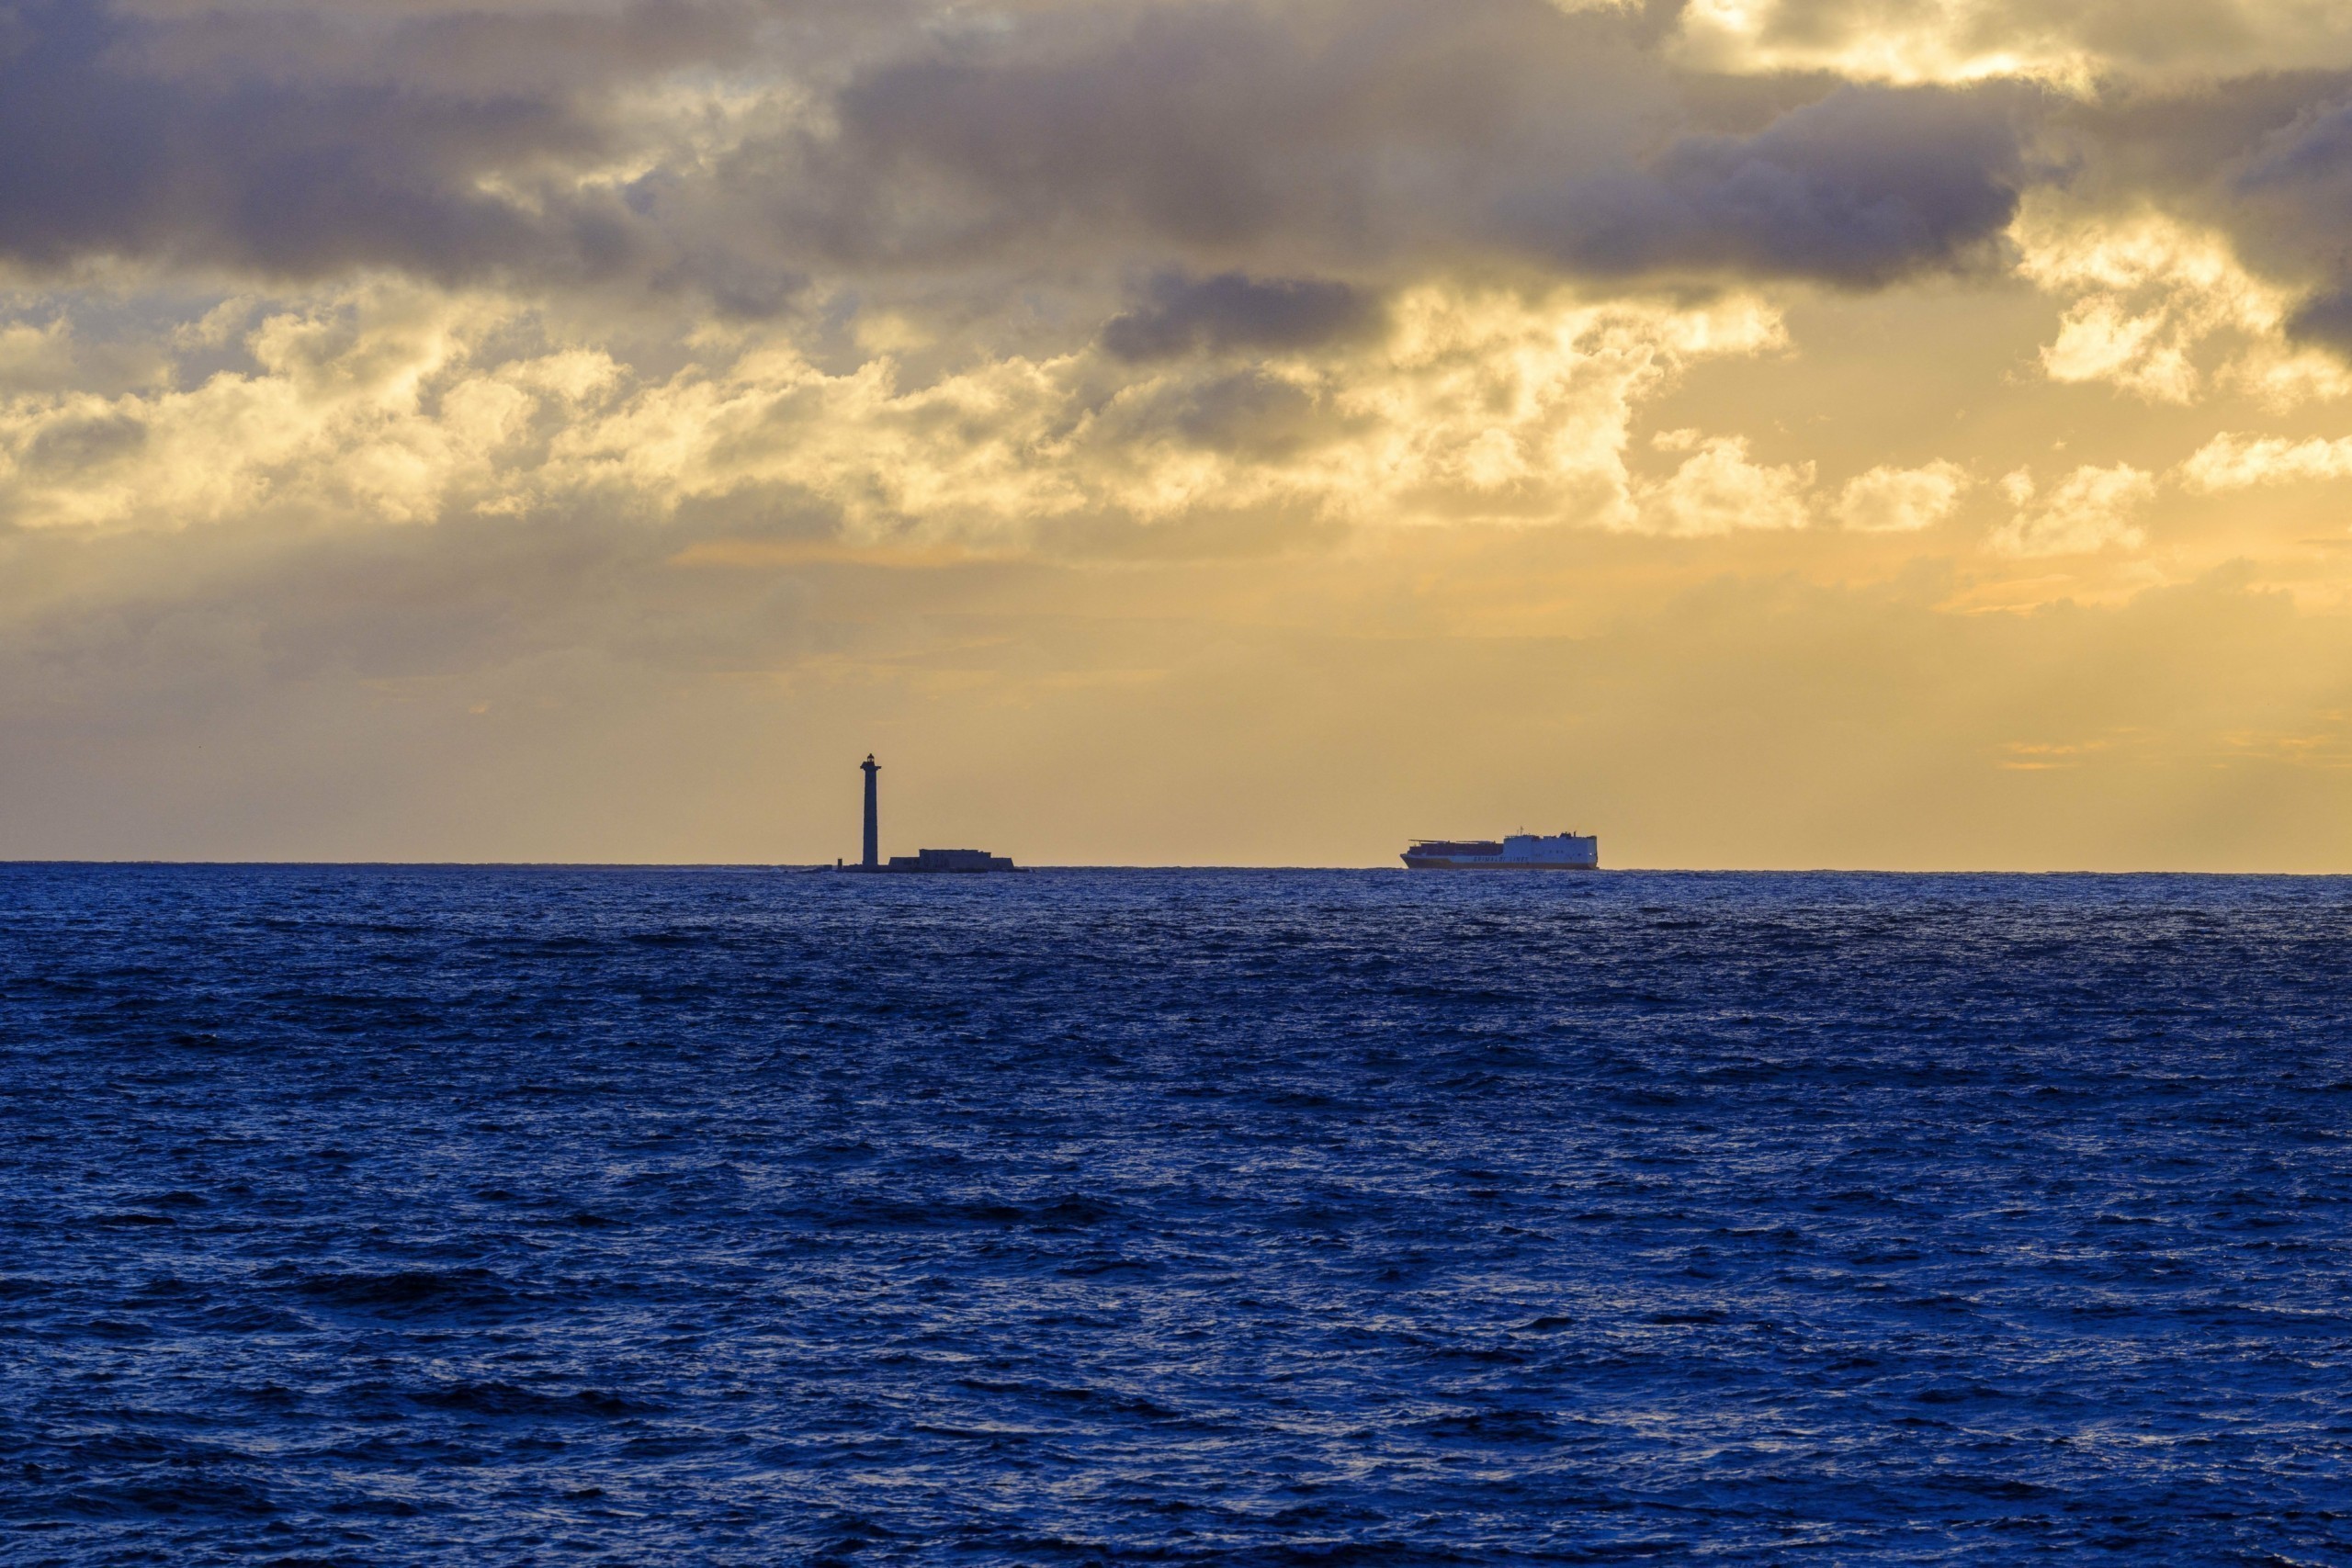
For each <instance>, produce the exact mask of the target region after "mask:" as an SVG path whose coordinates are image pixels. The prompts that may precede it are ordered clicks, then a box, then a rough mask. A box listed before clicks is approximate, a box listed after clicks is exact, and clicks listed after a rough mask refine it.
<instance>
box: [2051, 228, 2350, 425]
mask: <svg viewBox="0 0 2352 1568" xmlns="http://www.w3.org/2000/svg"><path fill="white" fill-rule="evenodd" d="M2010 237H2011V238H2012V239H2013V240H2015V241H2016V242H2017V243H2018V248H2019V253H2020V256H2019V262H2018V271H2019V272H2020V273H2022V274H2023V275H2024V276H2026V277H2027V278H2029V279H2030V280H2031V281H2032V282H2033V283H2035V284H2036V285H2037V286H2039V287H2040V288H2043V289H2044V290H2046V291H2048V292H2050V293H2052V294H2056V295H2059V296H2062V297H2064V298H2068V299H2071V300H2072V303H2070V304H2069V305H2068V306H2067V307H2066V310H2065V312H2064V315H2063V316H2062V317H2061V318H2060V320H2059V324H2058V335H2057V337H2056V338H2055V339H2053V340H2052V342H2051V343H2050V344H2047V345H2046V346H2045V347H2044V348H2043V349H2042V350H2041V368H2042V371H2043V373H2044V374H2045V375H2047V376H2048V377H2049V378H2051V379H2052V380H2053V381H2066V382H2077V383H2081V382H2095V381H2104V382H2107V383H2109V384H2110V385H2113V386H2116V387H2120V388H2121V389H2124V390H2126V391H2129V392H2131V393H2134V394H2136V395H2138V396H2140V397H2143V398H2145V399H2147V400H2150V401H2152V402H2168V403H2191V402H2195V401H2196V400H2198V399H2199V398H2200V397H2201V396H2203V395H2204V393H2205V390H2206V387H2207V382H2208V379H2209V373H2208V371H2207V370H2206V369H2204V368H2202V367H2200V366H2199V356H2200V354H2201V353H2202V352H2203V351H2204V350H2205V349H2206V347H2207V345H2208V344H2210V343H2212V342H2214V341H2215V340H2220V341H2221V342H2222V343H2223V344H2226V345H2229V346H2230V347H2231V348H2233V350H2234V352H2233V353H2232V354H2231V355H2230V356H2229V357H2228V358H2227V359H2226V362H2225V363H2224V364H2222V366H2221V367H2220V368H2219V370H2218V378H2219V379H2220V380H2221V381H2222V382H2223V383H2224V384H2225V385H2227V386H2229V387H2230V388H2232V389H2235V390H2237V391H2240V392H2243V393H2245V394H2246V395H2248V396H2250V397H2252V398H2254V399H2256V400H2258V401H2260V402H2262V403H2264V404H2266V405H2268V406H2271V407H2274V408H2286V407H2291V406H2293V405H2294V404H2296V403H2299V402H2302V401H2305V400H2311V399H2318V398H2339V397H2342V396H2344V395H2346V393H2347V392H2352V377H2348V376H2346V374H2345V372H2344V370H2343V368H2342V367H2340V366H2338V365H2337V364H2336V363H2335V361H2334V360H2332V359H2330V358H2329V357H2327V356H2326V355H2324V354H2321V353H2318V352H2316V351H2313V350H2309V349H2303V348H2299V347H2297V346H2295V345H2294V344H2290V343H2289V342H2288V341H2287V339H2286V333H2285V325H2286V321H2287V316H2288V313H2289V310H2290V306H2291V297H2290V295H2289V294H2288V293H2287V292H2286V291H2285V290H2283V289H2280V288H2276V287H2274V286H2272V285H2270V284H2268V283H2266V282H2264V281H2263V280H2262V279H2260V278H2258V277H2256V276H2254V275H2253V274H2251V273H2249V272H2248V271H2246V270H2245V267H2244V266H2243V265H2240V264H2239V261H2238V259H2237V254H2236V252H2235V250H2234V249H2233V246H2232V245H2231V244H2230V243H2229V241H2228V240H2227V239H2226V238H2225V237H2224V236H2222V234H2220V233H2219V232H2217V231H2212V230H2209V229H2200V228H2199V227H2197V226H2195V225H2193V224H2189V223H2185V222H2182V221H2180V220H2177V219H2175V218H2171V217H2168V216H2166V215H2165V214H2163V213H2160V212H2156V211H2153V210H2143V211H2141V212H2138V213H2134V214H2132V215H2130V216H2128V217H2122V218H2115V217H2104V216H2102V217H2098V218H2092V219H2083V218H2079V217H2070V216H2068V215H2067V214H2065V213H2064V212H2063V211H2062V210H2061V209H2060V208H2059V207H2058V206H2057V205H2056V203H2054V202H2053V201H2052V200H2049V199H2047V198H2045V199H2042V200H2039V201H2034V202H2029V203H2028V204H2027V206H2026V208H2025V209H2024V211H2023V212H2022V213H2021V214H2020V216H2019V218H2018V222H2017V223H2016V225H2015V226H2014V227H2013V228H2012V230H2011V231H2010Z"/></svg>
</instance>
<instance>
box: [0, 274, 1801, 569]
mask: <svg viewBox="0 0 2352 1568" xmlns="http://www.w3.org/2000/svg"><path fill="white" fill-rule="evenodd" d="M239 310H240V311H241V312H242V311H243V310H245V307H243V306H242V305H241V306H240V307H239ZM230 319H231V318H229V317H226V316H221V315H220V314H219V313H217V312H216V313H214V314H213V315H209V316H207V317H206V318H204V319H203V320H202V321H198V322H196V323H195V324H194V325H193V327H189V326H188V324H187V323H183V324H182V327H181V328H177V329H165V330H164V332H163V333H162V334H161V339H162V341H163V342H164V343H165V344H171V345H174V346H175V347H176V349H177V350H178V351H180V352H184V353H188V354H199V353H200V354H209V355H213V356H214V359H215V361H217V359H218V357H219V355H220V354H222V353H224V352H228V351H230V350H232V349H234V350H240V351H242V355H243V359H242V361H241V367H240V368H237V369H233V370H221V371H218V372H215V373H212V374H209V375H208V376H205V377H203V378H200V379H197V380H195V382H194V384H192V385H186V386H182V385H178V384H176V383H175V382H174V381H173V380H172V379H171V378H168V377H167V378H165V380H164V385H162V386H160V387H153V386H151V387H145V388H140V389H132V390H130V391H125V392H121V393H119V394H116V395H112V396H106V395H99V394H95V393H88V392H74V393H65V392H54V391H51V392H23V393H19V394H18V395H16V396H13V397H10V396H0V521H7V522H13V523H15V524H17V525H22V526H28V527H85V528H104V529H176V528H181V527H187V526H191V525H205V524H209V523H213V522H218V521H223V520H227V519H232V518H241V517H243V518H253V519H257V520H266V519H267V518H269V517H272V516H284V517H291V518H299V519H300V520H302V521H304V522H305V523H316V522H320V521H330V522H342V523H347V524H356V525H370V524H376V525H380V524H403V523H422V522H430V521H435V520H437V519H440V518H444V517H447V516H453V515H464V514H467V513H487V514H497V513H523V512H527V511H531V510H534V509H537V508H543V507H547V506H551V505H567V506H574V507H577V506H581V505H589V504H594V505H599V506H605V507H618V508H620V509H622V510H624V511H628V512H630V513H639V514H650V515H660V514H662V513H665V512H666V511H668V510H669V509H672V508H674V507H675V506H677V505H678V504H680V503H681V502H685V501H687V500H690V499H693V498H696V497H713V496H719V495H725V494H729V493H730V492H735V491H743V490H746V489H747V488H762V487H764V488H766V489H768V490H772V491H779V492H789V493H790V494H792V495H794V496H796V497H798V498H799V499H800V503H802V504H804V505H806V506H807V507H809V508H810V509H812V510H813V511H817V512H822V513H827V514H829V515H831V516H832V517H834V518H836V519H837V520H838V523H839V525H840V526H841V528H842V531H843V532H845V533H846V534H848V535H851V536H865V537H881V536H900V535H906V534H920V535H925V536H934V537H945V536H984V537H988V538H991V539H997V540H1014V539H1018V538H1019V537H1021V536H1023V534H1024V533H1025V532H1026V531H1028V530H1030V529H1032V528H1034V527H1035V525H1038V524H1040V523H1042V522H1049V521H1051V520H1053V519H1056V518H1065V517H1093V518H1100V517H1113V516H1124V517H1125V518H1127V519H1129V520H1130V521H1132V522H1135V523H1138V524H1145V525H1148V524H1152V523H1157V522H1161V521H1166V520H1170V519H1173V518H1177V517H1181V516H1184V515H1187V514H1197V513H1251V512H1258V513H1284V514H1293V515H1295V514H1300V513H1306V514H1312V515H1320V516H1329V517H1336V518H1345V519H1350V520H1357V521H1363V522H1405V523H1445V522H1451V521H1464V520H1487V521H1516V522H1526V523H1581V524H1587V525H1604V526H1610V527H1619V528H1623V527H1640V526H1645V525H1651V524H1652V523H1653V522H1654V521H1655V520H1657V519H1660V518H1662V519H1663V520H1664V521H1663V522H1662V523H1659V524H1658V525H1664V526H1670V527H1674V528H1677V529H1683V530H1691V529H1696V530H1697V531H1707V530H1708V529H1710V528H1712V527H1713V526H1715V525H1713V523H1708V522H1703V521H1700V522H1694V521H1692V520H1693V519H1703V518H1704V517H1706V516H1710V515H1712V513H1709V511H1708V508H1709V507H1710V506H1711V505H1713V504H1714V503H1713V502H1708V501H1707V500H1705V498H1704V496H1703V495H1702V493H1701V492H1702V491H1703V490H1705V488H1706V486H1705V484H1704V483H1702V479H1704V477H1705V476H1706V475H1708V474H1714V475H1715V476H1716V479H1715V482H1716V483H1717V484H1718V486H1719V487H1720V486H1722V485H1736V484H1739V483H1746V484H1747V485H1748V487H1749V488H1750V489H1751V490H1753V489H1754V488H1755V484H1754V481H1753V479H1752V477H1751V476H1749V475H1748V474H1747V470H1746V469H1745V468H1744V467H1743V465H1742V464H1741V463H1739V462H1737V461H1728V460H1727V459H1725V458H1724V457H1721V456H1717V457H1711V458H1709V459H1708V460H1707V461H1706V462H1705V463H1702V465H1701V467H1700V468H1696V469H1694V470H1692V473H1691V478H1690V479H1687V480H1684V481H1682V482H1681V483H1680V486H1679V489H1676V490H1675V491H1673V493H1674V494H1675V495H1677V496H1680V497H1682V498H1684V499H1683V500H1681V501H1679V502H1674V503H1672V504H1669V505H1668V507H1667V508H1666V510H1665V511H1664V512H1663V513H1659V512H1657V511H1654V510H1648V509H1645V507H1644V506H1643V505H1642V504H1641V503H1640V502H1639V498H1638V497H1637V495H1636V491H1637V490H1638V488H1639V487H1637V486H1636V485H1635V484H1634V481H1633V479H1632V478H1631V476H1630V474H1629V472H1628V469H1627V468H1626V465H1625V452H1626V448H1627V446H1628V445H1629V444H1630V440H1631V436H1630V426H1631V424H1632V423H1633V420H1634V416H1635V412H1636V411H1637V410H1638V409H1639V408H1640V407H1641V406H1642V405H1643V404H1644V403H1645V401H1647V400H1651V399H1653V398H1655V397H1657V395H1659V394H1660V393H1661V392H1663V391H1664V390H1665V389H1668V387H1670V386H1671V385H1673V384H1674V383H1675V381H1676V380H1677V379H1678V378H1679V377H1680V376H1681V375H1682V373H1683V372H1684V371H1685V369H1687V368H1688V367H1690V366H1691V365H1693V364H1696V363H1699V362H1701V361H1703V360H1706V359H1710V358H1714V357H1721V356H1727V355H1729V356H1737V355H1755V354H1759V353H1763V352H1767V351H1769V350H1770V349H1773V348H1776V347H1778V346H1779V345H1780V344H1782V343H1783V342H1784V341H1785V340H1784V337H1783V335H1782V332H1781V324H1780V320H1779V317H1778V316H1777V315H1776V314H1775V313H1774V312H1773V311H1771V310H1768V309H1766V308H1765V307H1763V306H1762V305H1760V304H1758V303H1757V302H1755V301H1753V300H1747V299H1736V298H1734V299H1719V300H1717V301H1714V302H1713V303H1710V304H1707V305H1702V306H1695V307H1678V306H1674V305H1669V304H1664V303H1653V302H1642V301H1634V302H1617V303H1611V304H1600V305H1596V304H1589V303H1583V302H1580V301H1577V300H1576V299H1572V298H1569V297H1566V296H1561V297H1555V298H1554V299H1548V300H1537V301H1533V302H1530V301H1528V300H1526V299H1522V298H1521V297H1519V296H1517V295H1510V294H1473V293H1464V292H1462V291H1459V290H1452V289H1446V288H1436V287H1430V288H1421V289H1417V290H1412V291H1408V293H1406V294H1405V295H1403V296H1401V297H1400V298H1398V299H1396V300H1395V301H1393V302H1392V305H1391V307H1390V310H1389V320H1390V322H1391V329H1390V330H1389V331H1388V332H1387V333H1385V335H1383V336H1381V337H1379V338H1378V339H1377V340H1376V341H1371V342H1366V343H1362V344H1353V345H1351V346H1348V347H1345V348H1343V349H1340V350H1330V349H1325V350H1321V351H1318V352H1317V353H1316V354H1314V355H1299V356H1296V357H1292V358H1283V357H1274V358H1270V359H1267V360H1264V361H1262V362H1261V363H1260V364H1258V365H1256V366H1254V367H1250V368H1249V369H1248V371H1247V372H1246V373H1239V374H1237V373H1236V372H1235V370H1234V369H1233V367H1229V366H1220V365H1210V364H1204V363H1199V362H1193V361H1189V360H1180V361H1176V362H1171V363H1168V364H1159V365H1155V366H1153V367H1148V368H1143V369H1138V368H1136V367H1132V366H1126V365H1121V364H1118V363H1116V362H1114V361H1113V360H1111V359H1109V358H1107V357H1106V356H1105V355H1103V353H1102V352H1101V351H1099V350H1097V349H1094V348H1092V347H1081V348H1079V349H1076V350H1072V351H1066V352H1062V353H1059V354H1054V355H1041V356H1034V357H1033V356H1026V355H1018V354H1011V355H1001V356H1000V357H993V358H981V359H978V360H977V361H975V362H973V363H970V364H968V365H967V366H966V367H963V368H961V369H959V370H957V371H956V372H954V373H952V374H947V375H942V376H934V377H933V378H928V379H923V380H920V381H918V380H916V379H915V378H912V377H910V376H907V375H904V374H903V373H902V371H901V368H900V361H899V358H898V357H897V355H895V354H893V353H873V354H871V355H869V356H868V357H866V358H865V359H864V360H863V362H862V363H857V364H854V365H851V366H847V367H827V366H825V365H822V364H820V362H819V361H818V360H817V359H815V358H814V357H812V355H811V354H810V353H809V351H807V350H806V349H804V348H803V347H802V345H801V344H799V343H798V342H797V340H796V339H795V337H794V335H793V333H792V332H791V330H790V329H789V328H787V327H781V326H777V327H762V328H746V329H738V330H734V331H729V332H712V331H697V332H695V333H691V334H690V335H688V336H687V337H685V338H684V339H683V340H681V341H678V342H675V343H673V344H667V345H665V346H663V347H662V348H660V349H659V350H658V352H659V353H662V354H664V355H669V356H671V361H672V366H671V367H662V369H661V370H660V371H658V372H657V371H654V370H651V369H650V367H646V366H642V365H631V364H629V363H628V362H627V361H625V360H624V359H622V358H619V357H617V356H616V354H615V352H614V351H612V350H611V349H610V348H608V347H607V346H605V345H604V344H600V343H599V342H597V341H596V340H595V339H594V337H593V336H592V335H587V334H588V333H590V332H591V331H592V330H593V329H592V328H588V327H582V328H579V329H577V330H569V329H564V328H561V327H560V326H550V325H548V322H547V321H545V320H544V319H543V316H542V313H541V312H539V311H537V310H533V309H531V308H529V307H528V306H526V305H525V304H522V303H519V302H516V301H512V300H507V299H500V298H497V297H494V296H488V295H447V294H441V293H437V292H435V291H433V290H429V289H425V288H418V287H415V286H409V285H400V284H393V283H386V282H378V283H373V284H369V285H366V286H363V287H361V288H355V289H350V290H345V291H343V292H340V293H329V294H323V295H321V296H319V297H316V298H313V299H306V300H302V301H299V302H291V303H281V304H277V305H267V304H262V305H256V306H254V308H253V309H252V310H251V314H250V315H249V316H247V315H243V314H240V315H239V316H237V317H236V320H238V321H249V322H250V324H249V325H247V326H245V327H244V328H243V330H242V333H236V332H231V331H229V330H227V329H226V328H224V326H223V325H222V323H223V322H226V321H229V320H230ZM62 330H63V329H44V331H45V332H50V333H51V335H55V333H61V332H62ZM893 341H895V340H893ZM38 348H39V344H32V343H31V342H30V340H29V339H28V352H31V351H35V350H38ZM680 361H683V363H680ZM1718 470H1720V472H1718ZM1754 472H1755V473H1769V472H1771V470H1754ZM1758 495H1759V497H1760V499H1759V502H1758V504H1760V505H1762V506H1764V508H1765V513H1764V514H1765V515H1768V516H1769V515H1772V514H1773V513H1771V507H1772V506H1773V505H1775V504H1777V502H1774V501H1773V500H1772V498H1771V496H1770V493H1769V487H1768V490H1767V491H1758Z"/></svg>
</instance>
